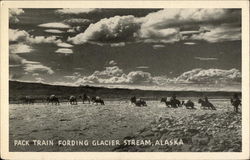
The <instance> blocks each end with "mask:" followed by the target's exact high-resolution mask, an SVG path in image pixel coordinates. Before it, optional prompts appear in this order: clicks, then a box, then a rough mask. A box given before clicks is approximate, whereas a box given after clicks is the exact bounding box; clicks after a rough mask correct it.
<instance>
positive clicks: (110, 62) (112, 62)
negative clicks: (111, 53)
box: [109, 60, 117, 66]
mask: <svg viewBox="0 0 250 160" xmlns="http://www.w3.org/2000/svg"><path fill="white" fill-rule="evenodd" d="M109 65H111V66H115V65H117V63H116V62H115V61H114V60H111V61H109Z"/></svg>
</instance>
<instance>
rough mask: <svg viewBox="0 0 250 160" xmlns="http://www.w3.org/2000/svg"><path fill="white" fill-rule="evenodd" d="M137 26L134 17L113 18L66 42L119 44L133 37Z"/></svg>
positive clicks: (92, 25) (105, 19)
mask: <svg viewBox="0 0 250 160" xmlns="http://www.w3.org/2000/svg"><path fill="white" fill-rule="evenodd" d="M138 28H139V24H138V22H137V21H136V19H135V17H134V16H115V17H111V18H104V19H101V20H100V21H99V22H97V23H95V24H91V25H89V27H88V28H87V29H86V30H85V31H84V32H83V33H80V34H78V35H76V36H75V37H72V38H69V39H68V40H69V41H71V42H73V43H74V44H83V43H85V42H87V41H97V42H117V41H118V42H119V41H124V40H128V39H131V38H134V37H135V33H136V32H137V30H138Z"/></svg>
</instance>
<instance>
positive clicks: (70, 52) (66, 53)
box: [56, 48, 73, 55]
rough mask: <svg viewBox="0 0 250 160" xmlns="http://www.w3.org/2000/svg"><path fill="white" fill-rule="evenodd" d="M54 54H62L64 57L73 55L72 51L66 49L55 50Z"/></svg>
mask: <svg viewBox="0 0 250 160" xmlns="http://www.w3.org/2000/svg"><path fill="white" fill-rule="evenodd" d="M56 53H62V54H65V55H69V54H73V51H72V49H68V48H59V49H57V50H56Z"/></svg>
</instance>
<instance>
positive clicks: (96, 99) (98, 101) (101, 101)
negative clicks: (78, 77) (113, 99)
mask: <svg viewBox="0 0 250 160" xmlns="http://www.w3.org/2000/svg"><path fill="white" fill-rule="evenodd" d="M91 101H92V102H93V103H96V104H98V103H100V104H101V105H105V104H104V100H103V99H101V98H100V97H98V96H96V97H92V98H91Z"/></svg>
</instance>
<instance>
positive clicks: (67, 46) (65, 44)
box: [57, 42, 73, 48]
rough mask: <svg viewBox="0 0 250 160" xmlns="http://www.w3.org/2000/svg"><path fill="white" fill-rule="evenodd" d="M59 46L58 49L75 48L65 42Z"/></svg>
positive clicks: (58, 44)
mask: <svg viewBox="0 0 250 160" xmlns="http://www.w3.org/2000/svg"><path fill="white" fill-rule="evenodd" d="M57 46H58V47H64V48H71V47H73V45H71V44H68V43H64V42H62V43H57Z"/></svg>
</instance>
